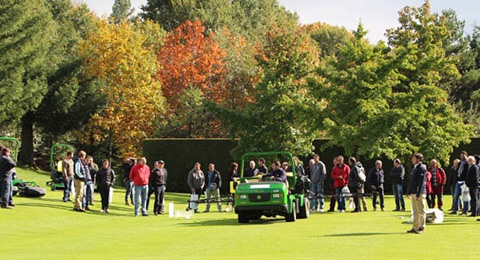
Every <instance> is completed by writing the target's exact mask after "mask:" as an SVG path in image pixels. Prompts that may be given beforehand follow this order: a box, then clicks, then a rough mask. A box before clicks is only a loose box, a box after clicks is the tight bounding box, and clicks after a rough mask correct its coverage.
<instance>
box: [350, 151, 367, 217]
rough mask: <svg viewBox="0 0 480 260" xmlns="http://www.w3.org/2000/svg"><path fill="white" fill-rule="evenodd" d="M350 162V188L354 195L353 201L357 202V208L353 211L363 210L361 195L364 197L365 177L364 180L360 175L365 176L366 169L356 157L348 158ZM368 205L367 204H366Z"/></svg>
mask: <svg viewBox="0 0 480 260" xmlns="http://www.w3.org/2000/svg"><path fill="white" fill-rule="evenodd" d="M348 164H349V165H350V169H351V170H350V175H349V176H348V189H349V190H350V192H351V193H352V195H353V203H354V204H355V209H354V210H353V212H361V211H362V210H361V207H360V199H359V198H360V197H363V185H364V183H365V182H364V181H365V179H363V180H362V178H361V177H360V175H361V174H363V176H365V169H364V168H363V166H362V163H361V162H358V161H357V159H355V157H350V158H348ZM364 207H366V205H364Z"/></svg>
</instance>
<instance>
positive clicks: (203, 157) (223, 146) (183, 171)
mask: <svg viewBox="0 0 480 260" xmlns="http://www.w3.org/2000/svg"><path fill="white" fill-rule="evenodd" d="M326 142H327V140H320V139H318V140H315V141H314V143H313V144H314V146H315V147H316V148H315V152H316V153H318V154H319V155H320V158H321V160H322V161H323V162H324V163H325V165H326V167H327V169H328V170H327V172H328V175H329V174H330V171H331V169H332V167H333V164H332V163H333V157H334V156H337V155H340V154H344V150H343V148H340V147H331V148H327V149H325V150H324V151H320V147H321V146H322V145H324V144H325V143H326ZM235 145H236V143H235V141H232V140H230V139H147V140H145V141H144V143H143V153H144V155H145V157H146V158H147V160H148V164H149V165H150V166H152V165H153V162H154V161H155V160H160V159H162V160H164V161H165V167H166V168H167V169H168V172H169V178H168V187H167V189H168V191H175V192H188V187H187V174H188V172H189V171H190V170H191V169H192V168H193V165H194V163H195V162H197V161H198V162H200V163H201V164H202V170H203V171H204V172H205V171H206V170H207V168H208V164H209V163H210V162H213V163H215V165H216V166H217V170H219V171H220V173H221V174H222V177H223V185H222V192H223V193H227V192H228V176H227V171H228V169H229V166H230V164H231V162H232V161H234V159H233V158H232V157H231V156H230V151H231V150H232V149H233V148H234V147H235ZM462 150H466V151H468V152H470V153H471V154H474V153H477V152H478V153H480V139H479V138H475V139H472V142H471V143H470V144H468V145H462V146H460V147H458V148H456V149H455V150H454V152H453V154H452V158H451V160H450V162H451V161H452V160H453V159H455V158H458V157H459V155H460V151H462ZM345 157H347V156H345ZM301 159H302V161H303V162H304V165H308V160H309V159H310V158H301ZM345 159H346V160H347V159H348V158H345ZM359 159H360V160H361V161H362V163H363V165H364V167H365V170H366V171H367V172H368V170H370V168H372V167H373V166H374V163H375V160H376V159H372V160H362V159H363V158H359ZM378 159H380V160H382V161H383V168H384V171H385V175H386V176H385V190H386V191H387V192H391V190H392V188H391V179H390V178H389V176H388V173H389V172H390V169H391V168H392V167H393V163H392V161H390V160H387V159H385V158H378ZM402 163H403V164H404V165H405V162H402ZM407 165H408V168H407V169H408V170H409V169H411V167H410V162H407ZM445 168H448V167H445ZM445 170H448V169H445ZM407 175H408V171H407ZM329 183H330V179H329V177H328V178H327V181H326V182H325V184H326V189H327V191H326V192H327V193H328V192H330V184H329ZM446 190H448V189H446ZM446 192H447V191H446Z"/></svg>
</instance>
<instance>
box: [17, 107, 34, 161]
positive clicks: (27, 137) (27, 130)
mask: <svg viewBox="0 0 480 260" xmlns="http://www.w3.org/2000/svg"><path fill="white" fill-rule="evenodd" d="M33 120H34V115H33V112H28V113H26V114H25V115H24V116H23V117H22V136H21V139H22V140H21V146H20V153H19V154H18V160H19V161H20V162H21V163H22V164H25V165H29V166H35V165H34V152H33Z"/></svg>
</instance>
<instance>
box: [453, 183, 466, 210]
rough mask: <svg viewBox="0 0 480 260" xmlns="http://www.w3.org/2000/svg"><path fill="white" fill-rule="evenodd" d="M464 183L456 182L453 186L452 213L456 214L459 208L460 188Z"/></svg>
mask: <svg viewBox="0 0 480 260" xmlns="http://www.w3.org/2000/svg"><path fill="white" fill-rule="evenodd" d="M464 183H465V182H464V181H457V183H456V184H455V196H454V197H453V212H457V211H458V208H459V207H460V195H462V189H461V188H460V187H461V186H462V185H463V184H464Z"/></svg>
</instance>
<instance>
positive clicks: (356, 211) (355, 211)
mask: <svg viewBox="0 0 480 260" xmlns="http://www.w3.org/2000/svg"><path fill="white" fill-rule="evenodd" d="M359 212H360V210H358V209H356V210H354V211H352V213H359Z"/></svg>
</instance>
